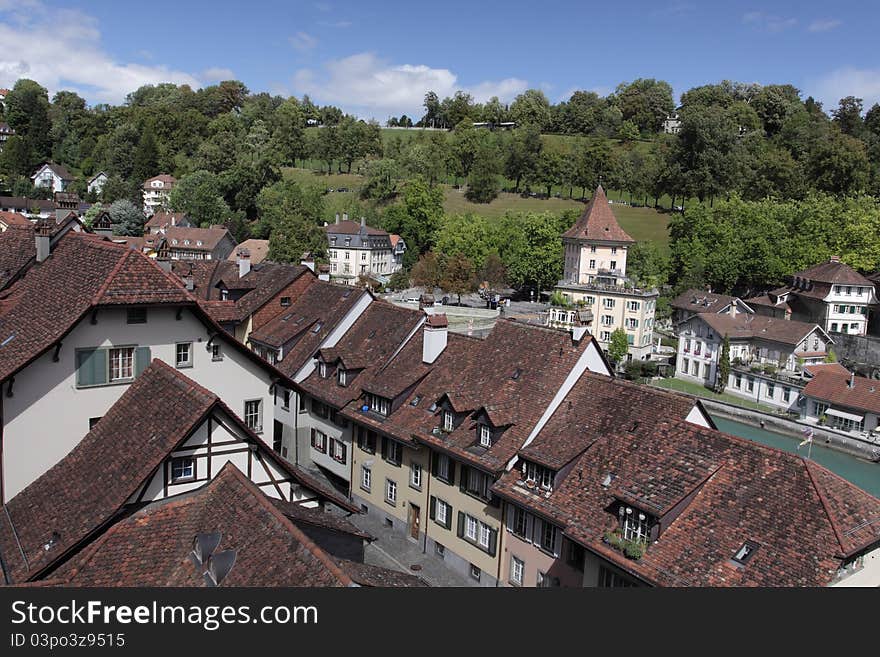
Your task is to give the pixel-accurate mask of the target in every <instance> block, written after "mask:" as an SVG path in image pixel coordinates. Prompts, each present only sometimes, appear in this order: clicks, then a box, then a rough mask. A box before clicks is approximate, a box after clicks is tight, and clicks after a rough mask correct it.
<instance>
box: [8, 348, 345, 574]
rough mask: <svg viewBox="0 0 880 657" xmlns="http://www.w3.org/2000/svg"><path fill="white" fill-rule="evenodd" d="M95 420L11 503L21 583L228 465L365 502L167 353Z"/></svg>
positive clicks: (263, 483)
mask: <svg viewBox="0 0 880 657" xmlns="http://www.w3.org/2000/svg"><path fill="white" fill-rule="evenodd" d="M90 425H91V429H90V430H89V432H88V433H87V434H86V435H85V437H84V438H82V439H81V440H80V441H79V442H78V443H77V444H76V445H75V446H74V447H73V449H72V450H71V451H70V453H69V454H67V455H65V456H64V457H63V458H62V459H61V460H60V461H59V462H58V463H56V464H55V465H54V466H53V467H51V468H49V469H48V470H47V471H46V472H44V473H43V474H42V475H41V476H40V477H38V478H37V479H36V480H35V481H33V482H32V483H30V484H29V485H28V486H27V487H25V488H24V489H23V490H21V491H19V492H18V493H16V494H15V495H14V496H13V497H12V498H11V499H10V500H8V501H7V502H6V504H5V512H4V517H3V519H2V520H0V523H3V524H4V527H3V529H2V530H0V553H2V554H3V557H4V559H3V561H4V563H5V564H6V565H5V570H6V573H5V574H6V575H7V577H10V578H11V579H12V580H13V581H18V582H21V581H25V580H29V579H40V578H42V577H44V576H46V575H47V574H49V573H50V572H51V571H52V570H54V569H55V568H57V567H58V566H59V565H60V564H61V563H62V562H63V561H65V560H67V559H68V558H70V557H71V556H72V555H73V554H75V553H76V552H78V551H79V550H81V549H82V548H83V547H85V546H86V545H87V544H88V543H89V542H91V541H92V540H93V539H95V538H96V537H97V535H99V534H101V533H102V531H103V529H105V528H106V526H107V524H108V523H111V522H112V521H113V520H114V519H116V518H119V517H120V516H125V515H128V514H130V513H131V511H133V510H135V509H138V508H140V507H142V506H143V505H144V504H152V503H156V502H159V501H161V500H166V499H174V498H177V499H179V498H180V496H182V495H183V496H185V495H187V494H188V493H191V492H192V491H194V490H197V489H199V488H202V487H203V486H206V485H207V486H208V487H209V488H210V482H211V480H212V479H214V478H215V477H217V476H218V474H219V473H222V472H223V471H224V467H225V466H226V465H227V463H230V464H234V466H235V467H237V468H238V469H239V470H240V471H241V472H243V473H246V474H245V475H244V476H246V477H247V479H248V480H249V483H250V484H251V485H252V486H253V487H254V488H255V489H257V490H259V491H261V492H262V494H263V495H265V496H266V497H267V498H274V499H278V500H279V501H283V502H285V503H289V504H294V505H296V506H305V507H312V508H318V507H323V506H324V505H325V504H326V503H331V504H337V503H338V504H340V505H342V506H341V508H343V509H346V510H348V511H349V512H350V511H352V510H355V509H356V507H351V505H350V504H349V503H348V502H347V500H345V498H343V497H341V496H339V495H338V494H337V493H336V492H335V491H333V490H332V489H330V488H327V487H326V486H325V485H324V484H322V482H320V481H316V480H315V479H314V478H312V477H310V476H309V475H308V474H307V473H306V472H304V471H303V470H302V469H300V468H296V467H294V466H292V465H291V464H289V463H287V462H286V461H285V460H283V459H282V458H281V457H280V456H278V455H277V454H275V453H274V452H273V451H272V450H271V449H270V447H269V446H268V445H266V444H265V443H264V442H263V441H262V439H261V438H260V437H259V436H258V435H257V434H256V433H254V432H253V430H252V429H250V428H249V427H248V426H247V424H246V423H245V422H244V421H243V420H242V419H240V418H239V417H238V416H237V415H236V413H235V412H234V411H232V410H231V409H230V408H229V407H228V406H227V405H226V404H225V403H224V402H223V401H222V400H221V399H220V398H219V397H218V396H217V395H216V394H215V393H212V392H210V391H209V390H207V389H205V388H203V387H202V386H200V385H198V384H197V383H195V382H194V381H193V380H192V379H190V378H188V377H187V376H185V375H184V374H183V370H181V369H178V368H175V367H172V366H170V365H167V364H165V363H163V362H162V361H161V360H159V359H156V360H154V361H153V362H152V363H151V364H149V366H148V367H146V368H145V369H144V371H143V372H142V373H141V374H140V375H139V376H138V377H137V379H136V380H135V381H134V382H133V383H132V384H131V385H130V386H129V387H128V389H127V390H126V391H125V392H124V393H123V394H122V395H121V396H120V397H119V399H118V400H117V401H116V402H115V403H114V404H113V405H112V406H111V407H110V408H109V409H108V410H107V413H106V414H105V415H104V416H103V417H100V418H93V419H92V421H91V422H90ZM265 503H266V504H267V505H269V502H268V500H266V502H265ZM205 529H206V530H209V531H214V530H215V529H216V528H209V527H206V528H205ZM111 531H112V530H111ZM10 535H11V536H14V537H15V540H14V541H13V540H9V537H10ZM53 536H54V537H56V538H54V539H53V538H52V537H53ZM99 540H101V539H99ZM47 542H49V543H50V547H49V548H46V547H45V545H46V543H47ZM132 548H135V546H132ZM133 551H134V550H133ZM351 556H356V555H351ZM153 565H156V564H153ZM171 565H172V564H168V566H169V567H170V566H171Z"/></svg>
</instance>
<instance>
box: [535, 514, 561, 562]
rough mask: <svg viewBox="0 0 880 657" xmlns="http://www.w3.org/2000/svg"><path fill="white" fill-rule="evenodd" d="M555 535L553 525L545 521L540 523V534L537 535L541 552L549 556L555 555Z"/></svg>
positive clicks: (555, 530) (555, 531)
mask: <svg viewBox="0 0 880 657" xmlns="http://www.w3.org/2000/svg"><path fill="white" fill-rule="evenodd" d="M556 534H557V529H556V526H555V525H553V524H551V523H549V522H547V521H546V520H542V521H541V533H540V534H539V535H538V545H540V546H541V549H542V550H545V551H547V552H549V553H551V554H556Z"/></svg>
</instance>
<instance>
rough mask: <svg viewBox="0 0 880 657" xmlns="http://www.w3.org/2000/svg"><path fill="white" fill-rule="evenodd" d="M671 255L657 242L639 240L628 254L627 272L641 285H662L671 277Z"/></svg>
mask: <svg viewBox="0 0 880 657" xmlns="http://www.w3.org/2000/svg"><path fill="white" fill-rule="evenodd" d="M669 269H670V262H669V257H668V256H666V255H664V254H663V252H661V251H660V247H659V246H657V243H656V242H637V243H636V244H634V245H633V246H631V247H630V248H629V250H628V253H627V254H626V273H627V275H628V276H629V277H630V278H632V279H633V280H634V281H636V282H637V284H639V285H645V286H647V287H652V288H653V287H660V286H661V285H665V284H666V282H667V280H668V279H669Z"/></svg>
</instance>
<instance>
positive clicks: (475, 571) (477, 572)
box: [470, 564, 483, 582]
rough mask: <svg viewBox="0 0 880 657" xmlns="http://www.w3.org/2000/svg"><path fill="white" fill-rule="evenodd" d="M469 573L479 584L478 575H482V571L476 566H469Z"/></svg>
mask: <svg viewBox="0 0 880 657" xmlns="http://www.w3.org/2000/svg"><path fill="white" fill-rule="evenodd" d="M470 572H471V577H472V578H473V579H475V580H477V581H478V582H479V581H480V573H482V572H483V571H481V570H480V569H479V567H478V566H475V565H474V564H471V571H470Z"/></svg>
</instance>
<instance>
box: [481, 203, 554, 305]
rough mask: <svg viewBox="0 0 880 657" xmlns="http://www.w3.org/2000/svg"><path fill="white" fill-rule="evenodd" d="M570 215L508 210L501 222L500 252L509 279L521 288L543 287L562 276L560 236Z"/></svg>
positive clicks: (548, 285)
mask: <svg viewBox="0 0 880 657" xmlns="http://www.w3.org/2000/svg"><path fill="white" fill-rule="evenodd" d="M569 222H570V218H569V217H567V216H564V217H560V216H558V215H554V214H552V213H549V212H543V213H536V212H528V213H513V212H508V213H506V214H505V215H504V216H503V217H502V218H501V219H500V221H499V222H498V230H499V233H498V238H497V239H498V245H499V247H498V254H499V255H500V256H501V261H502V263H504V266H505V267H506V269H507V279H508V281H509V282H510V284H511V285H513V286H514V287H517V288H521V287H524V286H526V285H534V286H536V287H537V288H538V293H539V296H538V298H540V291H541V290H542V289H546V288H549V287H551V286H552V285H554V284H556V283H557V282H558V281H559V279H560V278H561V277H562V264H563V263H562V249H561V248H560V246H559V236H560V235H561V234H562V233H563V231H564V230H566V229H567V228H568V227H569V225H570V223H569Z"/></svg>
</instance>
